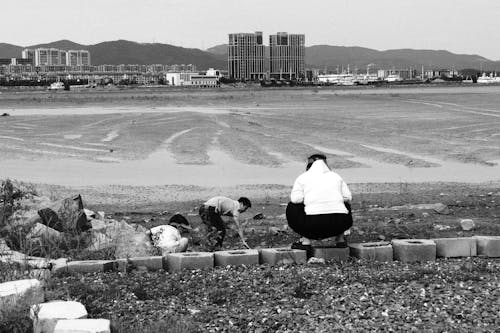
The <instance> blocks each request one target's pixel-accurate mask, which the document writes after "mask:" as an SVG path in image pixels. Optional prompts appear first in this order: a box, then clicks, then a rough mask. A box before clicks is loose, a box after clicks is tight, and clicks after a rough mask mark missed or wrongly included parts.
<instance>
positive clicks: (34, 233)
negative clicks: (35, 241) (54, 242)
mask: <svg viewBox="0 0 500 333" xmlns="http://www.w3.org/2000/svg"><path fill="white" fill-rule="evenodd" d="M41 237H44V238H54V239H59V238H61V232H59V231H57V230H55V229H53V228H50V227H47V226H46V225H45V224H41V223H35V225H34V226H33V228H32V229H31V231H30V232H29V233H28V234H27V235H26V238H28V239H29V238H41Z"/></svg>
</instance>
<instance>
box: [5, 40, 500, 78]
mask: <svg viewBox="0 0 500 333" xmlns="http://www.w3.org/2000/svg"><path fill="white" fill-rule="evenodd" d="M37 47H48V48H50V47H53V48H59V49H63V50H70V49H77V50H80V49H85V50H88V51H89V52H90V55H91V61H92V65H102V64H111V65H117V64H169V65H173V64H195V65H196V66H197V67H198V68H199V69H207V68H209V67H213V68H222V69H224V68H226V67H227V45H225V44H222V45H217V46H214V47H211V48H209V49H207V50H205V51H203V50H200V49H194V48H183V47H178V46H174V45H169V44H160V43H137V42H131V41H127V40H117V41H109V42H102V43H98V44H94V45H82V44H78V43H75V42H72V41H69V40H60V41H56V42H52V43H46V44H38V45H30V46H25V47H22V46H16V45H12V44H6V43H0V58H14V57H18V58H19V57H21V51H22V50H23V49H25V48H37ZM266 54H268V48H267V47H266ZM305 61H306V66H307V67H314V68H320V69H324V68H327V69H328V70H331V71H334V70H336V69H340V68H342V67H343V68H346V67H347V66H348V65H349V66H350V68H351V69H355V68H358V69H360V71H363V70H365V68H366V67H367V66H368V65H370V66H371V67H372V68H386V69H390V68H409V67H413V68H416V69H420V68H421V66H424V67H425V68H428V69H431V68H432V69H440V68H456V69H463V68H476V69H480V68H482V69H484V70H500V61H492V60H490V59H487V58H485V57H482V56H479V55H475V54H472V55H469V54H455V53H451V52H449V51H445V50H414V49H396V50H386V51H378V50H375V49H369V48H364V47H357V46H331V45H313V46H308V47H306V55H305Z"/></svg>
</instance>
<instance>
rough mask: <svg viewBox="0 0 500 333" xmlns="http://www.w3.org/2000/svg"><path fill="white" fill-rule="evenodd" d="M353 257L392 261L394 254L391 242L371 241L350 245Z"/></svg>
mask: <svg viewBox="0 0 500 333" xmlns="http://www.w3.org/2000/svg"><path fill="white" fill-rule="evenodd" d="M349 248H350V255H351V257H354V258H358V259H365V260H370V261H392V260H393V257H394V254H393V249H392V245H391V243H388V242H371V243H352V244H350V245H349Z"/></svg>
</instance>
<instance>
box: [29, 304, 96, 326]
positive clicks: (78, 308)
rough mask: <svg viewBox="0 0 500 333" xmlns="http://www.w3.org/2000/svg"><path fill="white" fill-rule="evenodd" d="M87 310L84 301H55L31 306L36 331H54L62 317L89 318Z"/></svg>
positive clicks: (31, 315)
mask: <svg viewBox="0 0 500 333" xmlns="http://www.w3.org/2000/svg"><path fill="white" fill-rule="evenodd" d="M87 315H88V313H87V310H86V309H85V307H84V306H83V304H82V303H79V302H73V301H68V302H66V301H54V302H48V303H41V304H35V305H33V306H31V309H30V317H31V320H33V332H34V333H52V332H54V328H55V327H56V324H57V322H58V321H59V320H60V319H83V318H87Z"/></svg>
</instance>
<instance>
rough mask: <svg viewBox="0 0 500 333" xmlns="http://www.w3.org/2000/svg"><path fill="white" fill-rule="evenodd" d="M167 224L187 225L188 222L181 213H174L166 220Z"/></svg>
mask: <svg viewBox="0 0 500 333" xmlns="http://www.w3.org/2000/svg"><path fill="white" fill-rule="evenodd" d="M168 224H180V225H187V226H188V225H189V222H188V220H186V218H185V217H184V216H182V215H181V214H175V215H174V216H172V217H171V218H170V220H169V221H168Z"/></svg>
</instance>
